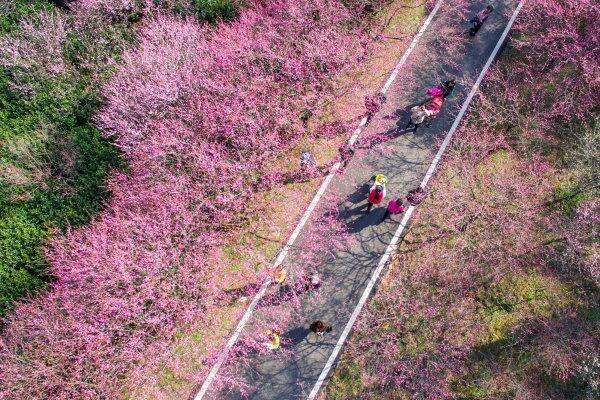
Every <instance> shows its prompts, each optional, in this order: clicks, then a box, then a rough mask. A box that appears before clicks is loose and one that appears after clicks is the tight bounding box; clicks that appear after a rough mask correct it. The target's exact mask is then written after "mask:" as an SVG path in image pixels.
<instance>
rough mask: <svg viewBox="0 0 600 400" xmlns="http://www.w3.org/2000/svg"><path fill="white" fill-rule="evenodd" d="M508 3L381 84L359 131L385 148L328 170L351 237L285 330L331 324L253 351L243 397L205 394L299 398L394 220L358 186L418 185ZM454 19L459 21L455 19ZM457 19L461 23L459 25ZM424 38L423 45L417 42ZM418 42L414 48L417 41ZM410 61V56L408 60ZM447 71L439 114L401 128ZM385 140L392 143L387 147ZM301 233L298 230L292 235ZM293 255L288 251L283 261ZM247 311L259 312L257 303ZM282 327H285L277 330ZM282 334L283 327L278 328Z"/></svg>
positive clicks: (440, 19)
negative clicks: (448, 83)
mask: <svg viewBox="0 0 600 400" xmlns="http://www.w3.org/2000/svg"><path fill="white" fill-rule="evenodd" d="M474 3H476V5H475V6H474V7H473V10H474V11H475V10H478V9H480V8H481V7H482V4H483V2H474ZM515 5H516V4H515V3H513V2H510V1H506V2H505V3H504V4H502V2H500V1H498V2H497V4H496V6H497V7H496V11H495V12H494V14H493V15H492V16H491V17H490V19H489V20H488V21H486V24H485V25H484V27H483V28H482V29H481V30H480V32H479V33H478V36H477V37H476V38H474V39H473V40H471V41H470V43H469V44H468V45H467V47H466V48H465V49H464V52H462V53H461V54H460V56H459V59H455V60H446V62H445V63H444V64H443V65H437V66H434V65H429V67H428V68H429V69H430V70H427V71H425V70H421V71H418V75H419V76H421V77H420V78H418V81H417V82H418V83H413V84H410V85H408V87H407V83H406V82H407V79H403V76H402V75H403V71H400V74H399V76H398V78H397V79H396V80H395V82H394V83H393V84H392V86H391V87H390V89H389V91H388V96H387V98H388V100H387V102H386V104H385V106H384V108H383V109H382V110H381V111H380V112H379V113H378V114H377V115H376V116H375V117H374V119H373V121H371V122H370V123H369V125H368V126H367V127H366V128H365V130H364V133H363V136H365V135H368V134H369V133H372V132H375V131H376V132H380V133H383V132H387V133H388V134H393V135H394V136H395V138H394V139H393V140H390V141H388V142H386V143H385V144H384V145H380V146H385V147H386V148H387V149H388V150H387V151H385V152H384V153H385V154H382V151H381V148H377V146H375V147H374V148H372V149H370V150H368V151H365V152H364V153H365V154H360V155H359V156H358V157H355V158H354V159H352V160H351V161H350V163H349V165H348V168H347V172H346V174H344V175H343V178H342V177H336V178H334V179H335V181H334V183H332V185H331V187H330V188H329V190H334V191H336V193H341V194H342V197H344V198H345V201H344V203H343V204H342V208H343V210H344V217H345V218H346V220H347V222H348V223H349V226H350V229H351V234H352V236H353V237H354V238H353V239H354V240H352V241H351V242H352V245H351V246H350V247H349V248H347V249H345V250H344V251H343V252H339V253H337V254H336V255H335V257H333V258H331V259H328V260H326V262H324V265H323V266H322V271H323V278H324V282H323V285H322V287H321V289H320V293H319V296H318V299H317V300H315V299H314V298H312V299H311V301H308V300H307V301H305V302H304V306H303V307H302V310H301V313H300V315H298V318H297V320H296V321H297V325H294V326H289V327H288V334H289V335H293V334H295V333H297V332H300V331H302V329H303V327H304V328H305V327H306V326H308V324H309V323H310V322H311V321H313V320H315V319H322V320H325V321H328V322H331V323H332V325H333V327H334V328H333V331H332V333H331V334H329V335H327V336H326V337H325V338H324V339H323V340H321V341H320V342H319V343H316V344H315V343H313V344H310V343H308V342H307V341H306V340H302V341H301V342H300V343H297V344H295V345H293V347H291V350H292V352H293V354H292V357H290V358H285V359H282V358H275V357H268V356H263V357H257V358H256V359H255V360H253V364H252V366H251V367H249V368H246V371H247V372H246V373H247V377H248V380H249V381H250V382H252V383H255V384H256V389H255V390H254V391H253V392H251V393H250V394H249V396H248V397H242V396H241V395H240V394H239V393H236V392H228V393H219V394H215V393H210V392H209V395H208V396H207V398H226V399H232V400H233V399H236V400H237V399H242V398H249V399H253V400H287V399H299V398H306V396H307V394H308V393H309V392H310V390H311V389H312V387H313V386H314V383H315V382H316V380H317V378H318V376H319V374H320V373H321V371H322V369H323V367H324V365H325V363H326V361H327V359H328V357H329V355H330V353H331V350H332V348H333V347H334V345H335V343H336V341H337V340H338V338H339V336H340V334H341V332H342V330H343V329H344V326H345V324H346V322H347V321H348V318H349V316H350V314H351V313H352V311H353V309H354V308H355V306H356V304H357V302H358V300H359V298H360V296H361V294H362V292H363V290H364V287H365V285H366V283H367V281H368V280H369V278H370V276H371V274H372V272H373V270H374V269H375V268H376V266H377V263H378V261H379V259H380V258H381V256H382V254H383V253H384V251H385V249H386V247H387V245H388V243H389V241H390V240H391V238H392V235H393V232H394V231H395V230H396V228H397V226H398V218H396V220H395V221H391V220H389V219H388V221H387V222H385V223H381V224H380V223H379V220H380V219H381V217H382V215H383V212H384V208H383V207H380V208H378V209H374V211H372V212H371V214H369V215H365V214H364V212H358V210H359V208H360V207H361V205H364V202H365V193H364V192H363V191H362V190H363V189H361V188H362V187H363V185H364V183H365V182H366V181H368V180H369V178H370V176H371V175H372V174H373V173H375V172H377V173H384V174H386V175H387V176H388V178H389V179H390V181H389V183H388V188H389V189H388V198H387V199H386V200H389V199H390V198H391V197H392V196H396V195H405V194H406V193H407V191H408V190H409V189H411V188H413V187H416V186H418V185H419V183H420V181H421V179H422V178H423V176H424V175H425V172H426V170H427V168H428V167H429V164H430V162H431V160H432V158H433V155H434V153H435V151H436V150H437V148H436V139H438V138H440V137H443V135H444V134H445V133H446V132H447V131H448V129H449V128H450V125H451V124H452V122H453V121H454V118H455V116H456V114H457V110H458V108H459V107H460V105H461V104H462V102H463V101H464V99H465V97H466V95H467V93H468V92H469V90H470V85H471V84H472V83H473V82H474V81H475V79H476V77H477V75H478V74H479V72H480V71H481V69H482V67H483V65H484V64H485V62H486V60H487V58H488V57H489V55H490V54H491V52H492V50H493V48H494V46H495V45H496V42H497V41H498V39H499V38H500V35H501V34H502V31H503V29H504V27H505V25H506V23H507V22H508V19H509V18H508V17H505V16H504V15H506V14H507V13H512V11H513V10H514V7H515ZM444 12H445V11H444V6H442V8H441V9H440V12H439V13H438V15H437V16H436V17H435V18H434V20H433V21H432V24H431V26H430V27H429V32H435V31H436V30H437V29H438V28H439V25H440V24H444V23H449V22H450V21H449V20H450V18H449V16H448V15H444ZM455 22H456V23H462V22H461V21H460V20H458V21H456V20H455ZM463 25H464V26H465V31H466V29H467V25H466V24H464V23H463ZM425 46H426V48H424V47H425ZM420 47H421V48H420ZM426 51H427V52H432V51H433V52H439V51H440V50H439V49H436V46H435V44H432V43H431V41H430V40H422V41H421V42H420V44H419V45H417V48H416V49H415V52H414V53H413V54H412V56H411V58H414V57H419V56H420V55H423V54H425V52H426ZM409 62H410V60H409ZM446 76H448V77H450V76H451V77H455V78H456V79H457V82H458V84H457V86H456V89H455V91H454V94H453V95H452V96H451V97H450V98H449V101H448V102H447V104H446V105H445V107H444V110H443V112H442V114H441V115H440V116H439V117H438V118H437V120H436V121H434V122H432V123H431V124H430V125H429V126H426V127H421V128H419V130H418V131H417V132H416V133H410V132H403V129H402V128H403V127H404V125H405V124H406V121H407V120H406V118H407V116H406V114H405V110H406V109H407V107H408V106H409V105H410V104H414V103H415V102H417V101H420V100H422V99H423V98H424V94H423V93H424V88H426V87H428V86H432V85H434V84H437V83H439V81H440V80H441V79H442V78H444V77H446ZM390 146H391V148H393V151H391V152H390V151H389V150H390ZM299 240H300V242H301V241H302V236H300V238H299ZM291 263H294V256H293V254H290V256H288V258H287V259H286V261H285V262H284V264H288V265H289V264H291ZM253 318H260V309H258V310H257V311H256V313H255V314H254V316H253ZM284 332H285V331H284ZM284 336H285V334H284Z"/></svg>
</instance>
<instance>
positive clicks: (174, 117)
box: [0, 0, 368, 399]
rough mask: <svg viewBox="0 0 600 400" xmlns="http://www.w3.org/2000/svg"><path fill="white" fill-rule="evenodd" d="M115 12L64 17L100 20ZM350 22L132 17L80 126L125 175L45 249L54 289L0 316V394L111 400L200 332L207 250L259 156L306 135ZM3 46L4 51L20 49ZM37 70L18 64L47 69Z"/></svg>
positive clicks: (207, 290) (273, 11) (258, 172)
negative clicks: (94, 135) (127, 41)
mask: <svg viewBox="0 0 600 400" xmlns="http://www.w3.org/2000/svg"><path fill="white" fill-rule="evenodd" d="M97 3H98V4H99V3H102V7H101V8H100V11H97V10H98V9H97V8H94V7H95V5H96V4H97ZM123 4H124V5H125V6H126V5H127V4H125V3H123ZM121 5H122V4H121V3H120V2H105V1H102V2H83V1H82V2H81V3H80V4H73V5H72V9H73V10H75V12H77V13H82V14H77V15H108V16H109V17H110V15H112V14H110V13H108V14H107V13H106V10H109V11H110V10H114V9H119V10H120V9H121ZM115 7H116V8H115ZM126 8H127V7H126ZM97 12H99V14H95V13H97ZM85 13H88V14H85ZM117 14H118V13H117ZM118 15H120V14H118ZM118 15H117V17H118V18H117V19H119V18H121V17H119V16H118ZM49 18H54V19H56V18H58V19H57V21H61V19H60V18H61V17H58V16H52V17H49ZM357 18H358V17H357V16H356V15H354V14H352V13H350V12H349V11H348V9H347V8H345V7H344V6H343V5H342V4H340V3H339V2H337V1H334V0H331V1H325V2H320V3H319V4H318V5H317V4H313V3H312V2H302V1H301V2H297V1H281V2H276V3H269V4H265V5H261V4H260V3H259V2H257V3H256V4H255V5H254V7H253V8H250V9H248V10H246V11H245V12H244V13H242V14H241V15H240V16H239V19H238V20H236V21H235V22H232V23H231V24H228V25H220V26H217V27H216V28H213V27H209V26H206V25H201V24H197V23H195V22H193V21H192V20H183V19H179V18H176V17H174V16H172V15H169V14H167V13H162V12H161V11H160V10H158V9H157V10H153V11H152V13H151V14H149V15H148V17H147V18H145V19H143V20H142V21H141V22H140V24H141V26H140V32H139V37H138V40H139V46H138V47H136V48H132V49H130V50H127V51H125V53H124V54H123V55H122V61H121V63H120V65H119V66H118V67H117V71H116V73H115V76H114V77H113V78H112V79H111V80H110V81H109V82H108V83H107V84H106V85H105V86H104V88H103V96H104V97H105V99H106V102H105V106H104V108H103V109H102V110H101V112H100V113H99V114H97V116H96V120H97V123H98V126H100V127H101V128H102V129H103V133H104V134H105V135H106V136H108V137H110V138H111V139H112V140H113V141H114V142H115V143H116V145H117V146H119V148H120V149H122V152H123V154H124V156H125V158H126V160H127V163H128V168H127V171H126V172H120V173H115V174H114V176H113V177H112V178H111V179H110V181H109V182H108V186H109V187H108V189H109V190H110V192H111V198H110V201H109V202H108V204H107V205H106V209H105V211H104V212H103V213H102V214H101V215H100V216H99V217H97V218H96V219H95V220H94V221H93V222H92V223H91V224H90V225H89V226H87V227H83V228H79V229H76V230H71V231H68V232H67V234H66V235H64V236H57V237H56V238H54V239H53V240H52V242H51V245H50V246H49V248H48V250H47V257H48V259H49V261H50V264H51V273H52V275H53V276H55V277H56V282H54V283H53V284H52V285H51V287H50V288H49V291H48V292H47V293H44V294H43V295H41V296H39V297H38V298H35V299H32V300H31V301H30V302H27V303H22V304H19V305H18V306H17V308H16V311H15V313H14V314H13V315H12V316H10V318H9V319H8V320H7V323H6V328H5V331H4V333H3V335H2V338H1V339H0V358H1V363H0V382H1V383H0V387H1V388H2V389H0V393H1V395H2V397H3V398H15V399H17V398H46V397H52V398H57V399H67V398H73V397H80V398H118V397H122V396H123V393H122V388H123V386H127V380H128V378H129V377H130V376H131V374H137V373H138V372H139V371H138V369H139V368H148V369H152V368H153V367H154V366H156V365H158V364H159V363H162V362H167V361H168V360H166V358H167V356H166V355H165V356H163V357H160V356H159V357H157V356H156V355H157V354H168V346H169V343H170V342H171V339H172V338H173V337H174V336H175V334H176V333H177V332H178V331H179V330H180V329H183V328H182V327H186V326H187V327H188V328H189V329H192V328H194V327H198V326H202V325H204V324H207V323H208V321H209V320H210V313H211V310H212V307H214V304H215V303H216V302H218V300H219V299H222V298H223V291H224V290H225V289H228V288H229V287H231V286H232V285H233V284H234V282H232V281H230V280H227V279H225V278H224V276H226V275H225V272H226V271H227V269H228V266H227V265H225V260H226V258H225V257H223V256H222V253H221V252H220V251H219V246H221V245H222V244H223V243H224V242H225V240H226V239H227V238H228V235H229V234H230V232H232V229H231V227H232V226H233V227H235V226H237V225H239V224H242V223H243V222H244V214H245V213H246V211H247V208H248V207H247V204H248V202H250V201H251V200H252V198H253V197H252V196H253V194H254V191H255V189H256V187H257V186H258V184H259V183H260V181H261V176H263V175H266V174H267V173H269V172H270V171H269V169H270V165H269V161H270V160H273V159H274V158H275V157H276V156H277V155H279V154H280V153H281V152H282V151H285V150H286V149H289V148H290V147H291V146H292V145H294V144H295V143H296V142H297V141H298V140H299V138H301V137H302V136H303V135H305V134H306V133H305V129H306V128H305V126H304V124H303V122H302V120H301V118H300V115H301V114H302V112H303V110H306V109H308V110H311V109H316V108H318V107H320V104H321V103H322V101H323V100H324V99H326V98H327V97H328V96H331V85H332V80H333V79H334V78H335V77H336V76H338V75H339V74H340V73H341V72H342V71H343V70H344V69H345V68H350V67H352V65H354V64H355V63H356V62H357V61H358V58H359V56H360V55H361V54H364V52H365V50H366V47H365V46H366V44H367V43H368V37H367V36H366V35H365V33H364V32H363V30H362V28H361V26H360V20H359V19H357ZM54 19H53V20H54ZM57 26H60V24H59V23H58V22H57ZM56 32H57V33H56V34H57V35H58V36H60V35H59V34H60V31H59V30H57V31H56ZM35 35H38V36H40V37H41V34H39V33H35ZM35 35H33V34H32V37H37V36H35ZM58 36H57V37H58ZM19 43H20V44H19V46H20V47H19V46H16V47H15V46H12V47H14V49H12V50H8V54H11V53H10V52H11V51H12V52H14V51H15V49H16V50H19V49H21V48H22V49H25V48H26V46H32V45H35V44H36V42H32V43H31V44H26V43H24V42H19ZM12 47H11V48H12ZM9 60H13V61H14V62H15V63H16V62H22V60H21V59H20V58H18V57H15V58H12V59H9ZM51 61H52V63H49V64H48V65H44V64H41V63H39V61H36V63H37V64H32V65H40V67H39V68H40V70H42V71H43V69H42V68H46V69H47V68H54V64H56V65H58V66H60V65H62V64H60V62H59V61H56V60H51ZM36 68H38V67H36ZM44 73H48V74H50V73H51V72H44ZM317 232H318V230H317ZM315 234H317V233H315ZM323 236H326V235H323ZM313 242H314V244H315V246H316V245H323V244H324V243H326V241H324V240H314V241H313ZM315 246H313V247H315ZM315 248H317V247H315ZM307 265H310V263H308V264H307ZM244 272H245V274H244V275H243V276H242V278H243V279H245V280H247V281H249V282H252V281H255V280H256V277H255V276H254V273H253V270H252V268H250V267H249V268H247V270H245V271H244ZM303 274H304V272H303V271H298V276H300V277H302V276H303ZM219 344H220V343H218V342H215V343H214V344H213V345H214V346H215V348H218V346H219ZM209 350H212V349H209ZM211 354H212V351H209V354H208V355H205V356H207V357H208V356H210V355H211ZM150 355H151V356H150ZM142 373H143V372H142ZM188 373H190V372H189V371H188ZM203 373H206V371H205V370H200V371H193V372H191V373H190V374H191V375H189V377H190V379H194V380H195V381H198V380H199V379H200V378H201V375H202V374H203ZM140 374H141V373H140ZM225 379H226V377H225Z"/></svg>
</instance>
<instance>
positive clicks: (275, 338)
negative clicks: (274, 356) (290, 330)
mask: <svg viewBox="0 0 600 400" xmlns="http://www.w3.org/2000/svg"><path fill="white" fill-rule="evenodd" d="M265 346H266V347H267V349H269V350H277V349H279V348H280V347H281V333H279V331H277V330H268V331H267V342H266V343H265Z"/></svg>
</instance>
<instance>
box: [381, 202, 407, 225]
mask: <svg viewBox="0 0 600 400" xmlns="http://www.w3.org/2000/svg"><path fill="white" fill-rule="evenodd" d="M404 211H406V206H405V205H404V203H402V199H400V198H399V197H398V198H396V199H392V200H390V202H389V203H388V206H387V210H385V214H383V218H381V222H383V221H385V220H386V219H387V217H389V216H390V215H396V214H402V213H403V212H404Z"/></svg>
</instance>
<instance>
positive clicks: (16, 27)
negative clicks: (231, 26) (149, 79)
mask: <svg viewBox="0 0 600 400" xmlns="http://www.w3.org/2000/svg"><path fill="white" fill-rule="evenodd" d="M55 3H56V4H60V3H61V2H51V1H49V0H35V1H24V0H10V1H6V2H3V3H2V4H1V5H0V54H1V55H2V62H1V65H0V104H1V112H0V142H1V143H2V150H1V151H0V210H1V211H0V278H1V279H0V317H1V316H4V315H5V314H6V312H7V311H8V310H10V309H11V308H12V304H13V302H14V301H15V300H18V299H19V298H21V297H23V296H26V295H33V294H34V293H35V291H36V290H38V289H40V288H42V287H44V286H45V284H46V283H48V282H49V281H51V280H52V279H53V276H52V272H51V271H50V269H49V264H48V261H47V258H46V255H45V254H44V246H45V244H46V243H47V241H48V239H49V238H50V237H52V236H54V234H55V232H60V231H64V230H65V229H67V228H68V227H69V228H77V227H80V226H82V225H84V224H86V223H87V222H89V221H90V220H91V219H92V218H93V217H94V216H95V215H97V214H98V212H99V211H100V210H101V209H102V207H103V204H104V203H105V202H106V200H107V198H108V195H109V193H108V188H107V186H106V180H107V179H108V176H109V175H110V172H111V171H112V170H113V169H115V168H117V169H118V168H121V169H122V168H123V167H124V165H125V164H124V162H123V159H122V157H121V154H120V152H119V150H118V149H117V147H115V146H114V145H113V143H112V140H110V139H107V138H106V137H103V135H102V133H101V131H100V129H98V127H97V126H96V124H94V122H93V116H94V115H95V113H97V111H98V110H99V109H100V107H101V106H102V104H103V97H102V95H101V93H100V89H101V87H102V85H103V84H104V83H106V82H107V81H108V79H109V78H110V76H111V75H112V74H113V73H114V71H115V70H116V66H117V65H118V62H119V60H120V57H121V55H122V53H123V51H124V49H125V48H127V47H130V46H131V45H134V44H135V41H136V33H137V29H138V27H139V26H140V24H141V22H142V19H143V17H146V18H148V17H149V16H150V15H152V14H154V13H156V12H158V10H160V8H157V7H156V6H152V5H151V4H150V3H146V2H143V1H136V2H133V1H132V2H117V1H108V0H106V1H100V0H82V1H76V2H70V3H69V2H62V3H63V4H68V5H69V7H70V10H66V9H63V8H59V7H57V6H56V5H55ZM184 5H185V7H184ZM161 6H162V9H164V10H170V11H172V12H174V13H176V14H178V15H184V16H187V17H190V18H196V19H197V20H198V21H206V22H209V23H211V24H216V23H217V22H218V21H231V20H232V19H233V18H235V16H236V15H237V13H238V11H239V9H240V7H241V3H240V4H238V3H234V2H232V1H229V0H210V1H208V0H189V1H179V2H177V1H173V2H168V1H166V2H163V3H161Z"/></svg>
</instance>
